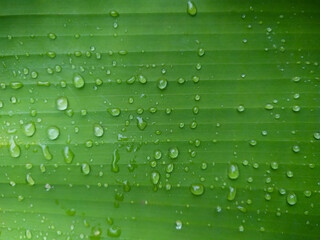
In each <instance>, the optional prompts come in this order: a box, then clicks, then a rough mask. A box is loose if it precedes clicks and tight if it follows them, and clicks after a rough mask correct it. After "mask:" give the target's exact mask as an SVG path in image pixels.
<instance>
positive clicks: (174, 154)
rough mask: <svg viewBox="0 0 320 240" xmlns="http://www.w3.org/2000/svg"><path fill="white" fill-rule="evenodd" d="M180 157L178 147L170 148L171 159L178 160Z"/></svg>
mask: <svg viewBox="0 0 320 240" xmlns="http://www.w3.org/2000/svg"><path fill="white" fill-rule="evenodd" d="M178 156H179V149H178V148H177V147H171V148H169V157H170V158H171V159H176V158H177V157H178Z"/></svg>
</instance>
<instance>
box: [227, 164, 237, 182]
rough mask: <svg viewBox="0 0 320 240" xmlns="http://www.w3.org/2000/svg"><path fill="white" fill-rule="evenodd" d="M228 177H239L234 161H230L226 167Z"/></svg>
mask: <svg viewBox="0 0 320 240" xmlns="http://www.w3.org/2000/svg"><path fill="white" fill-rule="evenodd" d="M228 172H229V173H228V175H229V178H230V179H237V178H238V177H239V167H238V164H236V163H230V164H229V169H228Z"/></svg>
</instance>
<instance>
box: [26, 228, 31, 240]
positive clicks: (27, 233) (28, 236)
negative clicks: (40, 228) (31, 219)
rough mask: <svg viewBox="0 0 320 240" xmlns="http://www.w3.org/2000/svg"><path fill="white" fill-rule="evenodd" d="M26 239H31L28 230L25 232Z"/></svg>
mask: <svg viewBox="0 0 320 240" xmlns="http://www.w3.org/2000/svg"><path fill="white" fill-rule="evenodd" d="M26 238H27V239H31V238H32V234H31V231H30V230H29V229H27V230H26Z"/></svg>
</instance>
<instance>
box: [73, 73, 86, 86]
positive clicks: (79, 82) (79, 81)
mask: <svg viewBox="0 0 320 240" xmlns="http://www.w3.org/2000/svg"><path fill="white" fill-rule="evenodd" d="M73 85H74V86H75V87H76V88H82V87H83V86H84V79H83V77H82V76H81V75H80V74H75V75H74V76H73Z"/></svg>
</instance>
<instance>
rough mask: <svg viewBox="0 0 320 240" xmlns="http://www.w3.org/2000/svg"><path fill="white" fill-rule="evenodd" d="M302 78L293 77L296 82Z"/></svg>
mask: <svg viewBox="0 0 320 240" xmlns="http://www.w3.org/2000/svg"><path fill="white" fill-rule="evenodd" d="M300 80H301V78H300V77H293V78H292V81H294V82H300Z"/></svg>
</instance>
